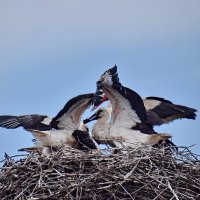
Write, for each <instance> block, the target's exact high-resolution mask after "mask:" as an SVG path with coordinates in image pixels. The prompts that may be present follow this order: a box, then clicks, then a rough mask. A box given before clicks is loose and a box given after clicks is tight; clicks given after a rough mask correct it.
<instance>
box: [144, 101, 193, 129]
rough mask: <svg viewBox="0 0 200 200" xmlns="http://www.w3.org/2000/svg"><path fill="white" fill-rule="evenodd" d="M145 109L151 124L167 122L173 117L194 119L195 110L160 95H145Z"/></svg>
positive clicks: (173, 118)
mask: <svg viewBox="0 0 200 200" xmlns="http://www.w3.org/2000/svg"><path fill="white" fill-rule="evenodd" d="M143 101H144V105H145V108H146V111H147V121H148V123H150V124H152V125H161V124H164V123H169V122H171V121H173V120H175V119H182V118H187V119H195V118H196V113H195V112H197V110H196V109H193V108H189V107H186V106H182V105H177V104H173V103H172V102H171V101H169V100H166V99H164V98H160V97H147V98H146V99H144V100H143Z"/></svg>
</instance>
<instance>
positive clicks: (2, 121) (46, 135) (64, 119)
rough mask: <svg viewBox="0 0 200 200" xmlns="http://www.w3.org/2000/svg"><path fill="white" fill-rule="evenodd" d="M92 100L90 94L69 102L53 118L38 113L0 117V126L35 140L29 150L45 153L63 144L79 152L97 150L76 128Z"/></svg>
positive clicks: (88, 138)
mask: <svg viewBox="0 0 200 200" xmlns="http://www.w3.org/2000/svg"><path fill="white" fill-rule="evenodd" d="M93 97H94V94H93V93H89V94H83V95H79V96H76V97H74V98H72V99H70V100H69V101H68V102H67V103H66V104H65V106H64V107H63V109H62V110H61V111H60V112H59V113H58V114H57V115H56V116H55V117H54V118H50V117H48V116H46V115H37V114H33V115H21V116H12V115H2V116H0V127H4V128H7V129H15V128H18V127H23V128H24V129H25V130H26V131H29V132H31V133H32V135H33V137H34V138H35V139H36V146H35V147H33V148H30V149H39V150H41V151H42V152H43V153H46V154H48V153H49V152H51V149H52V148H58V147H61V146H63V145H69V146H71V147H73V148H77V149H81V150H82V149H96V148H97V147H96V145H95V144H94V142H93V140H92V139H91V138H90V136H89V132H88V131H87V130H80V128H79V127H80V119H81V116H82V114H83V112H84V111H85V110H86V109H87V108H88V107H89V106H90V105H92V103H93ZM97 98H98V97H97ZM25 149H29V148H25Z"/></svg>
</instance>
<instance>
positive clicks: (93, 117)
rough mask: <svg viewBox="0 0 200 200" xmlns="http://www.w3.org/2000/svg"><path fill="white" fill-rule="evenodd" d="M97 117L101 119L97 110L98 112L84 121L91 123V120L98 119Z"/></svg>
mask: <svg viewBox="0 0 200 200" xmlns="http://www.w3.org/2000/svg"><path fill="white" fill-rule="evenodd" d="M97 119H99V116H98V114H97V112H96V113H94V114H93V115H92V116H91V117H89V118H86V119H84V120H83V123H84V124H87V123H89V122H91V121H93V120H97Z"/></svg>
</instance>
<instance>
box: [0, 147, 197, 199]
mask: <svg viewBox="0 0 200 200" xmlns="http://www.w3.org/2000/svg"><path fill="white" fill-rule="evenodd" d="M17 158H18V156H17ZM2 162H3V166H2V167H1V170H0V199H1V200H8V199H12V200H13V199H21V200H24V199H29V200H33V199H50V200H54V199H55V200H58V199H59V200H60V199H61V200H62V199H87V200H90V199H96V200H101V199H102V200H107V199H119V200H121V199H136V200H137V199H138V200H141V199H142V200H147V199H148V200H149V199H155V200H159V199H162V200H166V199H175V200H177V199H187V200H188V199H195V200H196V199H200V160H199V157H198V156H197V155H195V154H193V153H192V152H191V151H190V149H189V148H187V147H180V148H179V150H178V151H177V152H175V153H169V152H167V151H165V150H164V148H163V149H157V148H156V149H154V148H153V149H152V148H151V149H149V148H138V149H132V150H130V149H129V150H126V149H125V150H123V152H121V153H117V154H113V153H112V152H111V150H110V152H109V151H108V150H106V151H105V152H102V151H90V152H82V151H79V150H75V149H71V148H63V149H60V150H59V151H57V152H55V153H52V154H49V155H48V156H45V155H40V154H28V155H26V156H25V158H21V159H19V158H18V159H17V160H16V159H13V157H9V156H5V159H4V160H3V161H2Z"/></svg>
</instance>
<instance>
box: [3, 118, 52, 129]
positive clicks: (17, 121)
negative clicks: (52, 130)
mask: <svg viewBox="0 0 200 200" xmlns="http://www.w3.org/2000/svg"><path fill="white" fill-rule="evenodd" d="M47 119H48V120H47ZM49 121H50V119H49V118H48V116H46V115H37V114H33V115H21V116H12V115H1V116H0V127H3V128H8V129H15V128H18V127H23V128H24V129H36V130H48V129H49V124H48V123H49Z"/></svg>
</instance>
